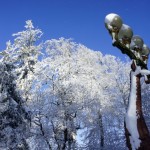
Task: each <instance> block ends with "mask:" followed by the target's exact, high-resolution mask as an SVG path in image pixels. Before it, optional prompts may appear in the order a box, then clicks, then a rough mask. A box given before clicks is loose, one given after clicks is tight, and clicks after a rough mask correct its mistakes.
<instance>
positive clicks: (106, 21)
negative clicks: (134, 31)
mask: <svg viewBox="0 0 150 150" xmlns="http://www.w3.org/2000/svg"><path fill="white" fill-rule="evenodd" d="M116 16H118V15H117V14H114V13H111V14H108V15H107V16H106V17H105V23H106V24H110V23H111V22H112V20H113V19H114V18H115V17H116Z"/></svg>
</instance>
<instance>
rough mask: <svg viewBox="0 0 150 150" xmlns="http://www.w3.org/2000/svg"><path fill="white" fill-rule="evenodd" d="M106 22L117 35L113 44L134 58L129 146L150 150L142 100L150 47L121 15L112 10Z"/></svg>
mask: <svg viewBox="0 0 150 150" xmlns="http://www.w3.org/2000/svg"><path fill="white" fill-rule="evenodd" d="M105 26H106V28H107V29H108V31H109V33H110V34H111V36H112V39H113V46H115V47H117V48H118V49H120V50H121V52H122V53H123V54H126V55H128V56H129V57H130V59H131V60H132V65H131V69H132V70H131V73H130V96H129V105H128V110H127V113H126V117H125V136H126V143H127V147H128V148H129V150H150V134H149V131H148V128H147V126H146V123H145V120H144V117H143V112H142V103H141V84H140V79H141V77H143V76H144V77H145V82H146V83H147V84H148V83H150V79H149V75H150V71H149V70H147V60H148V55H149V53H150V50H149V48H148V47H147V46H146V45H145V44H144V42H143V40H142V39H141V38H140V37H139V36H133V32H132V29H131V28H130V27H129V26H127V25H125V24H122V20H121V18H120V16H118V15H117V14H109V15H107V16H106V18H105Z"/></svg>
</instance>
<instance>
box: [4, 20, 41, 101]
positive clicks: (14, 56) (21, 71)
mask: <svg viewBox="0 0 150 150" xmlns="http://www.w3.org/2000/svg"><path fill="white" fill-rule="evenodd" d="M13 36H14V37H15V39H14V43H11V42H10V41H9V42H7V43H6V50H4V51H3V52H1V55H3V57H2V59H1V61H3V62H12V63H13V64H14V66H15V72H16V74H17V76H18V78H17V80H16V82H17V88H18V89H20V90H21V91H22V96H23V97H24V99H26V100H27V99H28V98H29V94H28V92H29V90H30V86H31V84H32V83H31V82H32V80H33V77H34V75H33V74H34V65H35V64H36V63H37V61H38V58H39V54H40V53H41V49H42V44H38V43H37V41H38V40H39V39H40V37H41V36H42V31H41V30H40V29H36V28H34V26H33V24H32V21H31V20H28V21H26V25H25V30H24V31H21V32H18V33H15V34H13Z"/></svg>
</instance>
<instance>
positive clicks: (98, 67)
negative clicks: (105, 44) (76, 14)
mask: <svg viewBox="0 0 150 150" xmlns="http://www.w3.org/2000/svg"><path fill="white" fill-rule="evenodd" d="M42 35H43V32H42V31H41V30H40V29H39V28H35V27H34V25H33V23H32V21H31V20H28V21H26V24H25V27H24V30H23V31H20V32H18V33H15V34H13V35H12V36H13V37H14V40H13V41H8V42H6V48H5V50H1V51H0V150H126V149H127V148H126V139H125V134H124V132H125V131H124V117H125V113H126V110H127V106H128V97H129V91H130V80H129V78H130V76H129V74H130V70H131V69H130V65H131V62H130V61H129V60H127V61H126V62H125V61H124V62H123V61H121V60H120V59H118V58H116V57H115V56H112V55H104V54H102V53H101V52H100V51H95V50H91V49H89V48H87V47H86V46H84V45H82V44H80V43H76V42H74V41H73V40H72V39H65V38H62V37H61V38H59V39H50V40H46V41H42V40H41V37H42ZM141 84H142V100H143V101H142V105H143V113H144V118H145V120H146V123H147V126H148V127H149V129H150V114H149V112H150V92H149V90H150V86H149V85H146V84H145V82H144V80H143V81H142V83H141Z"/></svg>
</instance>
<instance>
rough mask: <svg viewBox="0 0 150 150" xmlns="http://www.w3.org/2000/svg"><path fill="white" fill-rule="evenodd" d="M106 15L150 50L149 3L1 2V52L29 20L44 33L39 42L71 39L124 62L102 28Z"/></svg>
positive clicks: (114, 0)
mask: <svg viewBox="0 0 150 150" xmlns="http://www.w3.org/2000/svg"><path fill="white" fill-rule="evenodd" d="M109 13H117V14H119V15H120V16H121V17H122V19H123V21H124V23H125V24H128V25H129V26H131V27H132V29H133V32H134V34H136V35H140V36H141V37H142V38H143V40H144V42H145V43H146V44H147V45H149V46H150V0H0V20H1V21H0V50H2V49H4V48H5V43H6V41H8V40H12V37H11V35H12V34H13V33H16V32H18V31H22V30H23V29H24V25H25V21H26V20H29V19H31V20H32V21H33V24H34V26H35V27H38V28H40V29H41V30H42V31H43V32H44V35H43V37H42V40H47V39H52V38H56V39H57V38H59V37H65V38H72V39H74V41H75V42H77V43H82V44H84V45H85V46H87V47H88V48H90V49H93V50H100V51H101V52H102V53H103V54H112V55H115V56H117V57H120V58H121V59H124V58H125V55H123V54H121V52H120V51H119V50H118V49H117V48H114V47H112V45H111V37H110V36H109V34H108V32H107V30H106V29H105V26H104V19H105V16H106V15H107V14H109Z"/></svg>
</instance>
